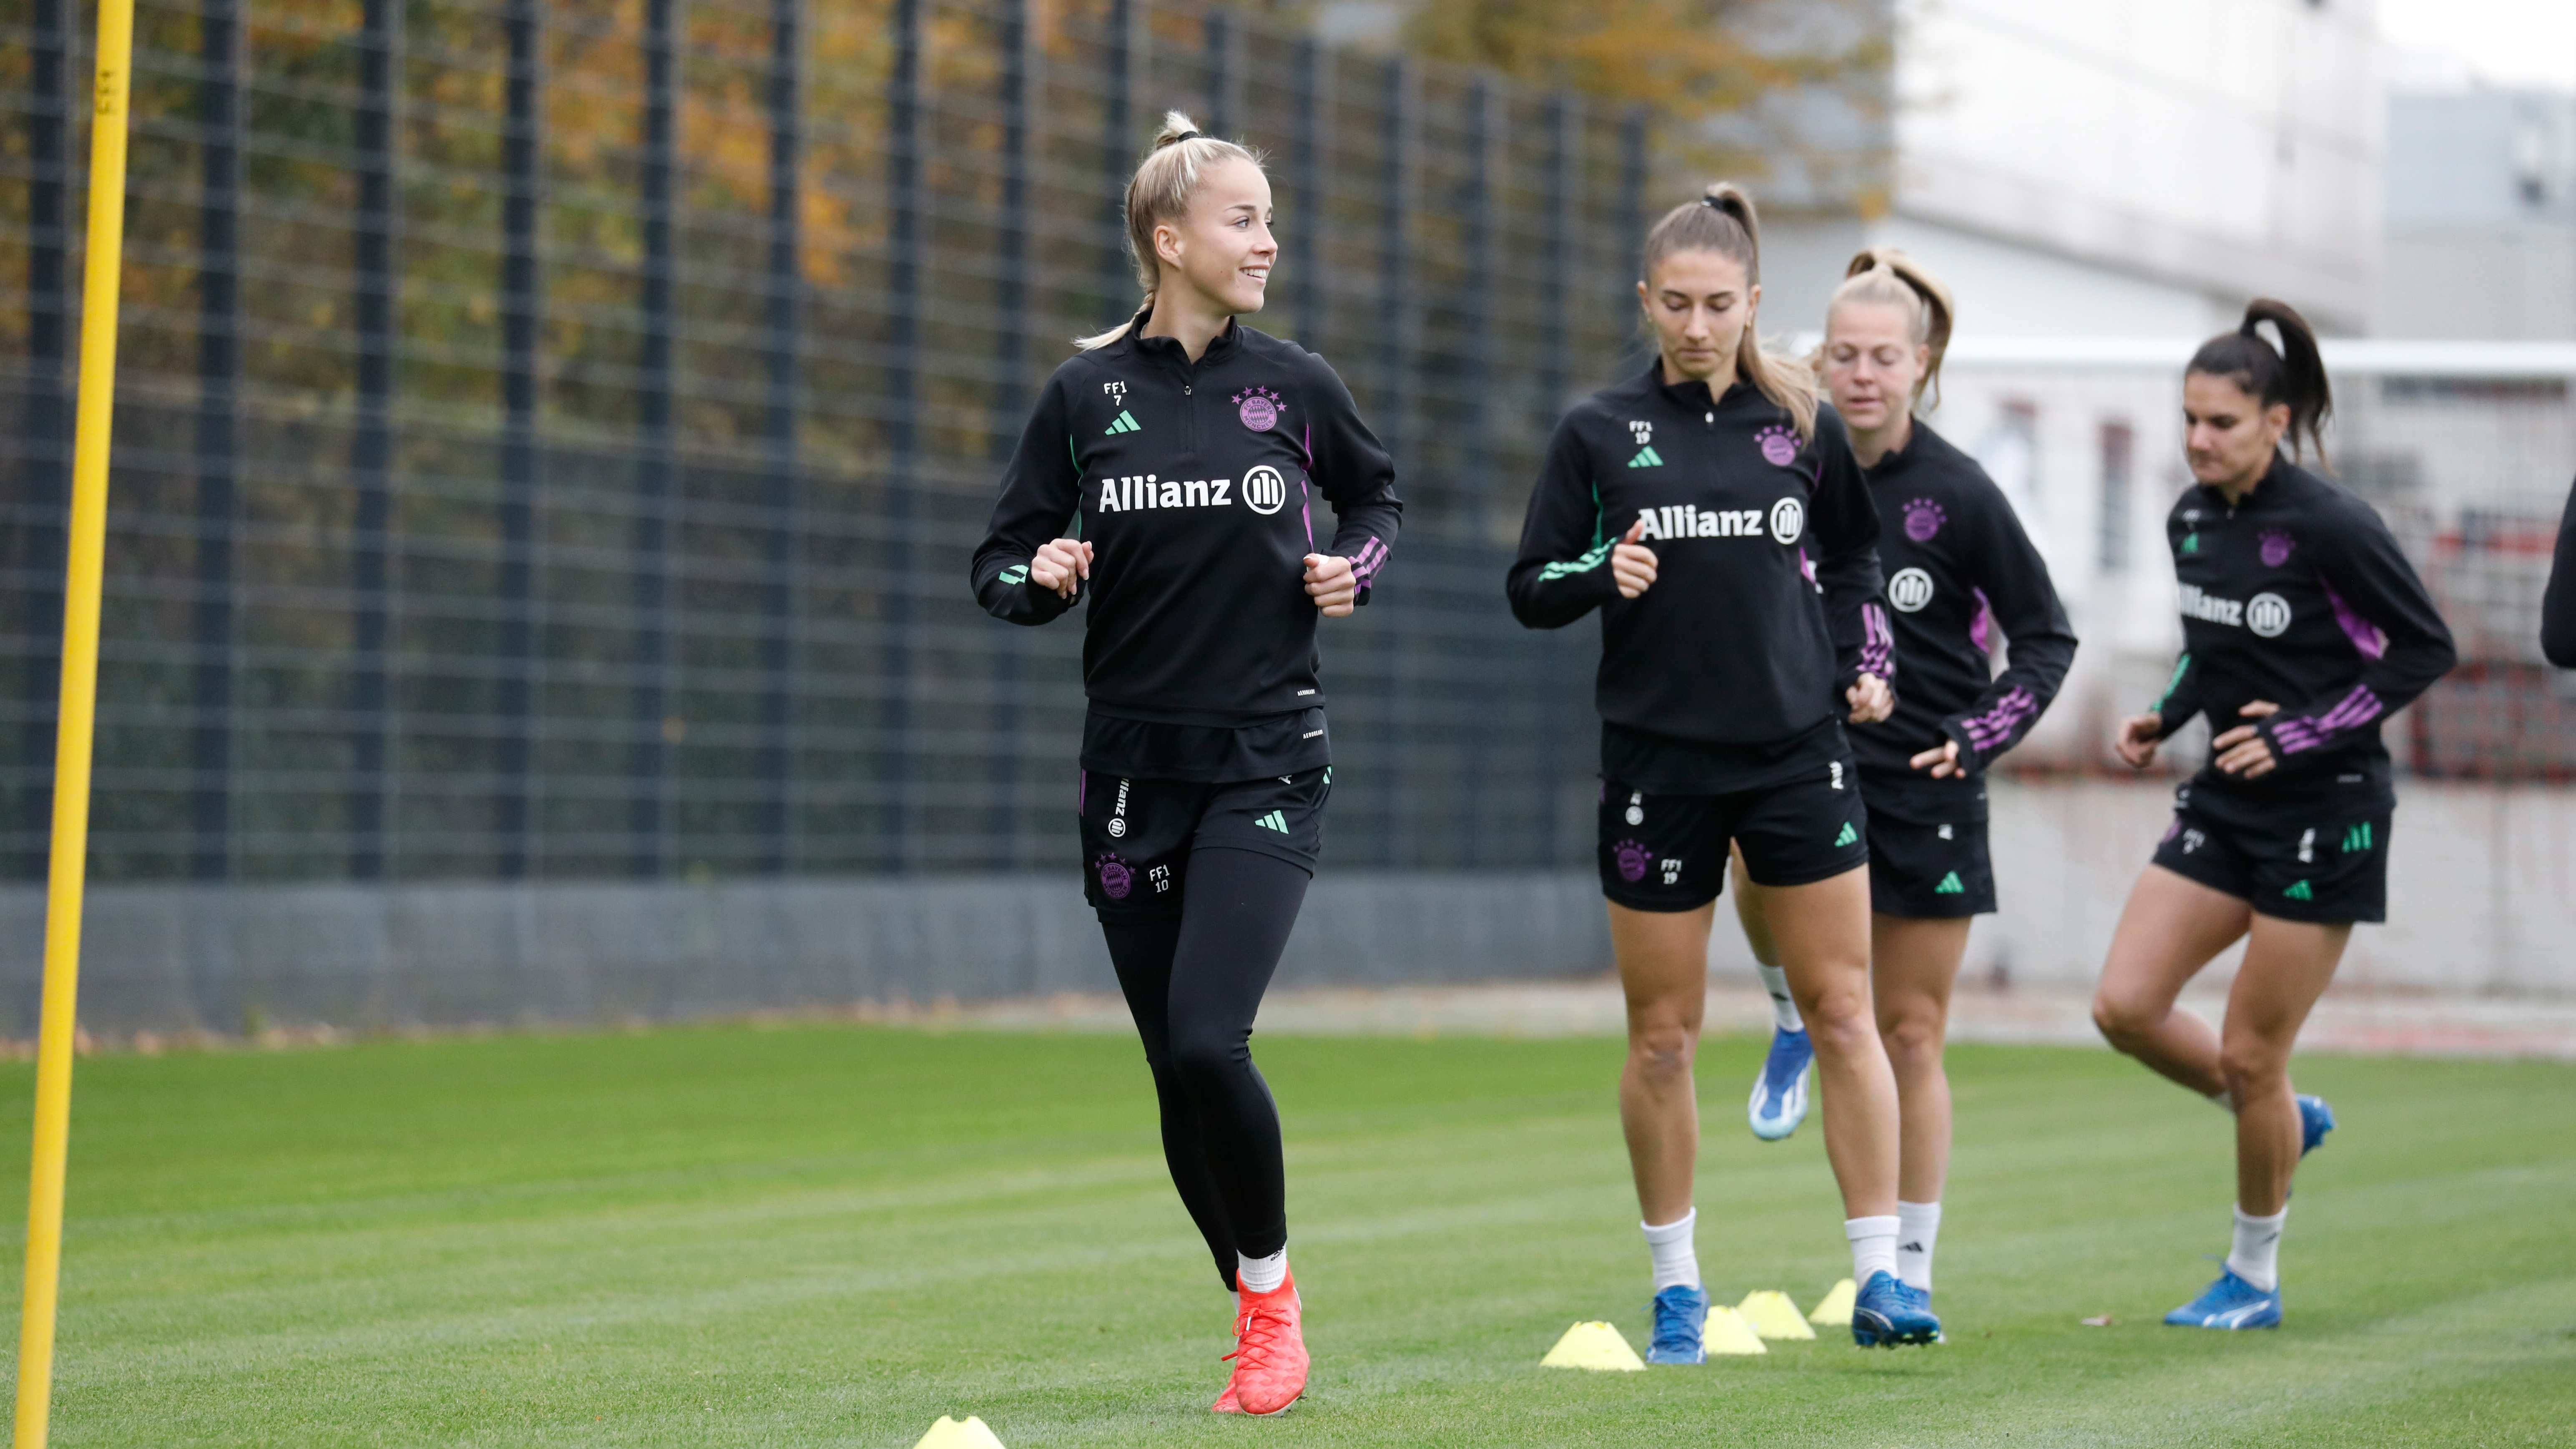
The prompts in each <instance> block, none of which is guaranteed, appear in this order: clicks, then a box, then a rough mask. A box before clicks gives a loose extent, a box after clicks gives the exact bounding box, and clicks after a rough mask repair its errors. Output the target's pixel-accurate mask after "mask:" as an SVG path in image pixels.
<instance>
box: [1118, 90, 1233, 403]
mask: <svg viewBox="0 0 2576 1449" xmlns="http://www.w3.org/2000/svg"><path fill="white" fill-rule="evenodd" d="M1234 160H1243V161H1249V162H1251V163H1252V164H1253V165H1255V166H1258V165H1260V164H1261V158H1260V157H1259V156H1256V155H1254V154H1253V153H1252V152H1250V151H1248V150H1246V149H1244V148H1243V147H1241V146H1238V145H1236V144H1235V143H1234V142H1232V141H1220V140H1218V139H1216V138H1215V137H1214V136H1202V135H1200V134H1199V125H1198V122H1196V121H1193V120H1191V119H1190V118H1189V114H1188V113H1187V112H1184V111H1165V112H1164V113H1163V128H1162V129H1161V130H1159V131H1156V132H1155V133H1154V144H1152V145H1151V146H1148V147H1146V148H1145V159H1144V161H1143V162H1142V163H1141V164H1140V165H1138V166H1137V168H1136V174H1135V175H1134V176H1131V177H1129V178H1128V180H1127V254H1128V256H1130V257H1132V258H1134V259H1135V262H1136V281H1137V284H1138V285H1139V286H1142V287H1143V288H1144V289H1145V302H1144V305H1143V306H1141V307H1138V308H1137V309H1136V313H1135V315H1134V316H1131V317H1129V318H1128V319H1127V320H1126V321H1124V322H1121V323H1119V324H1118V325H1117V326H1115V327H1112V328H1110V329H1109V330H1108V331H1106V332H1099V333H1094V334H1093V335H1091V336H1089V337H1077V338H1075V339H1074V340H1073V345H1074V346H1076V347H1079V348H1081V349H1082V350H1083V351H1085V352H1089V351H1090V350H1092V349H1093V348H1095V347H1106V346H1108V345H1109V344H1110V343H1112V342H1115V341H1117V340H1118V339H1119V338H1121V337H1124V336H1126V335H1127V334H1128V333H1129V332H1131V331H1133V330H1134V329H1135V328H1136V327H1137V326H1139V325H1140V324H1142V323H1143V322H1144V320H1145V319H1146V318H1148V317H1150V316H1152V315H1153V314H1154V291H1155V288H1156V286H1157V285H1158V284H1159V283H1160V282H1161V280H1162V268H1161V265H1160V263H1159V262H1158V261H1157V260H1156V258H1155V256H1154V228H1156V227H1158V226H1161V225H1163V224H1164V223H1166V222H1174V221H1179V220H1180V219H1181V218H1182V217H1185V216H1187V215H1189V213H1190V201H1191V199H1192V198H1193V197H1195V196H1197V195H1198V192H1199V187H1200V186H1202V185H1203V184H1205V182H1206V180H1207V174H1208V172H1209V171H1210V170H1211V169H1212V168H1214V167H1216V166H1217V165H1219V164H1221V163H1223V162H1227V161H1234Z"/></svg>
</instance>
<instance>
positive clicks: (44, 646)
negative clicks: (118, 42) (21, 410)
mask: <svg viewBox="0 0 2576 1449" xmlns="http://www.w3.org/2000/svg"><path fill="white" fill-rule="evenodd" d="M67 8H68V0H32V3H31V5H30V6H29V10H30V14H29V16H28V28H29V30H30V31H31V32H33V33H32V35H31V37H30V44H29V46H28V67H27V68H28V77H27V80H28V89H29V91H30V92H31V93H32V94H31V95H30V97H29V104H28V107H27V109H28V127H27V130H28V137H27V141H28V152H29V155H28V158H27V362H28V373H29V377H28V380H27V399H26V412H25V415H24V416H25V431H24V434H23V436H22V438H21V441H20V446H21V447H22V448H23V449H24V450H25V451H24V452H23V453H22V454H21V455H20V456H21V459H22V461H21V465H20V468H21V472H20V477H21V478H22V479H23V483H22V485H21V487H20V488H19V490H18V493H17V497H16V499H15V500H14V502H13V504H12V505H11V507H10V509H9V513H10V514H12V515H14V516H13V517H12V518H11V520H10V522H11V528H10V532H11V533H12V534H13V535H14V538H13V539H12V543H13V545H14V547H13V548H12V550H11V556H10V560H9V562H10V564H11V566H12V567H13V568H15V569H16V570H17V573H18V577H19V578H20V579H21V580H22V581H23V582H21V583H20V584H19V586H18V588H17V589H16V590H15V593H16V599H15V603H16V605H17V607H16V608H15V609H13V610H12V611H11V612H12V613H13V615H15V617H13V618H11V619H9V620H7V621H5V623H0V627H5V628H7V630H8V631H9V632H10V633H11V634H13V635H15V636H16V639H17V644H18V647H19V648H20V649H22V650H23V651H25V652H24V653H23V654H22V655H21V657H20V666H21V672H20V676H19V678H18V680H17V681H16V686H17V687H16V693H17V697H18V698H19V699H20V700H22V701H24V702H25V704H24V708H25V709H26V717H25V719H24V720H22V721H21V722H20V724H19V726H18V735H17V739H16V741H15V742H14V743H15V748H14V750H13V751H12V754H13V756H14V758H13V759H12V761H11V764H12V765H13V766H14V770H13V773H14V774H15V775H16V776H17V778H18V784H17V787H16V790H15V792H14V795H15V801H16V805H17V808H16V810H15V811H13V812H12V813H11V815H10V818H9V821H8V829H9V830H10V831H11V832H12V833H13V835H14V836H15V848H14V849H11V850H10V851H9V852H8V857H7V859H8V869H7V876H8V878H9V879H12V880H42V879H44V877H45V862H46V859H47V852H46V847H45V836H46V830H47V827H48V825H49V823H50V822H51V821H52V819H53V813H54V792H53V784H52V781H53V769H54V725H55V717H54V714H55V687H56V685H57V684H58V683H59V682H60V676H61V673H62V655H61V649H62V636H63V595H62V584H61V582H60V580H61V578H62V573H63V543H64V534H63V527H64V522H65V519H66V516H67V513H68V511H69V508H70V506H71V451H72V450H71V428H70V426H69V423H70V418H71V388H70V384H69V383H68V382H67V381H66V380H65V377H64V368H65V366H66V364H67V363H68V361H69V359H70V356H71V352H70V338H71V306H70V297H69V293H68V292H67V291H66V289H65V285H64V279H65V276H66V273H67V271H68V269H69V266H70V234H69V233H68V231H66V230H65V228H64V225H63V218H64V212H65V209H66V201H67V197H66V192H67V189H68V188H67V184H66V178H67V177H68V176H69V174H70V165H71V107H70V104H69V102H68V98H67V92H66V90H65V87H64V73H65V72H66V70H68V68H69V67H70V64H71V30H70V27H69V25H68V24H67V23H66V18H67V17H66V14H65V12H66V10H67Z"/></svg>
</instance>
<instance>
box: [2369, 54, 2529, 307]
mask: <svg viewBox="0 0 2576 1449" xmlns="http://www.w3.org/2000/svg"><path fill="white" fill-rule="evenodd" d="M2428 70H2429V68H2428ZM2410 79H2411V78H2410ZM2416 83H2417V84H2428V85H2429V88H2427V89H2411V88H2409V89H2401V90H2398V91H2397V92H2395V93H2394V94H2392V95H2390V96H2389V98H2388V156H2387V166H2386V172H2385V175H2386V181H2385V193H2386V197H2387V218H2388V241H2387V264H2386V266H2385V267H2384V268H2383V269H2382V271H2381V273H2380V279H2379V296H2378V306H2377V314H2378V328H2377V330H2378V332H2379V333H2380V335H2382V336H2387V337H2446V338H2447V337H2477V338H2513V339H2529V340H2551V341H2565V340H2570V339H2576V96H2569V95H2564V94H2555V93H2552V92H2548V91H2534V90H2499V89H2494V88H2490V87H2486V86H2482V85H2479V84H2477V83H2476V82H2475V81H2474V80H2471V79H2469V78H2467V77H2465V76H2459V77H2456V78H2454V77H2445V76H2442V75H2440V74H2439V72H2430V73H2427V74H2425V75H2424V76H2423V77H2422V78H2421V80H2420V81H2417V82H2416Z"/></svg>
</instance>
